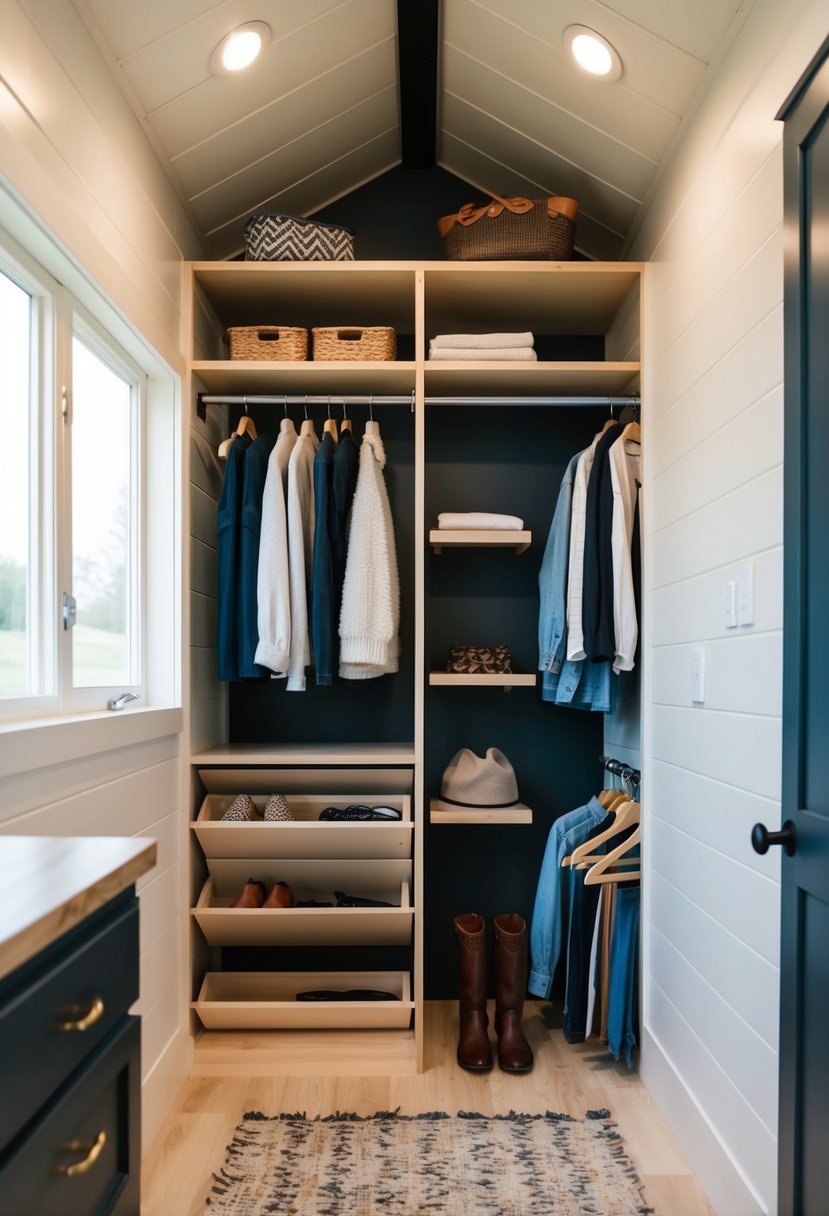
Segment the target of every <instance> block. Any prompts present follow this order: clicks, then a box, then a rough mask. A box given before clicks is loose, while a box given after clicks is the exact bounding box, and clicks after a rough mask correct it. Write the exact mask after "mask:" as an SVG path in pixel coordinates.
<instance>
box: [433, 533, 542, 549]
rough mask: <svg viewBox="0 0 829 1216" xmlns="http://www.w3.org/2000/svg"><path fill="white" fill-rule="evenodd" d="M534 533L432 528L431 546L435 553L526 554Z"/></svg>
mask: <svg viewBox="0 0 829 1216" xmlns="http://www.w3.org/2000/svg"><path fill="white" fill-rule="evenodd" d="M532 539H533V534H532V532H518V531H516V530H514V529H504V530H501V529H498V528H492V529H490V528H457V529H456V528H431V529H430V531H429V544H430V545H431V546H432V548H433V549H434V551H435V553H440V552H441V550H443V549H514V550H515V552H516V553H525V552H526V550H527V549H529V547H530V545H531V544H532Z"/></svg>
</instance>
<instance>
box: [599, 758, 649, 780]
mask: <svg viewBox="0 0 829 1216" xmlns="http://www.w3.org/2000/svg"><path fill="white" fill-rule="evenodd" d="M599 764H601V766H602V768H603V769H605V771H606V772H608V773H613V775H614V777H621V778H622V779H623V780H626V781H631V782H633V784H634V785H638V784H639V783H640V781H641V780H642V774H641V773H640V771H639V769H638V768H631V766H630V765H629V764H625V762H624V761H623V760H616V759H615V758H614V757H613V756H599Z"/></svg>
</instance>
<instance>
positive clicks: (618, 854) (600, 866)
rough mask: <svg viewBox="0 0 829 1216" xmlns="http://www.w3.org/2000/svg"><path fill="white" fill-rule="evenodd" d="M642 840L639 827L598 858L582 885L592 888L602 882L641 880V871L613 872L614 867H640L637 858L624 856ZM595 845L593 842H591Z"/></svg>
mask: <svg viewBox="0 0 829 1216" xmlns="http://www.w3.org/2000/svg"><path fill="white" fill-rule="evenodd" d="M641 840H642V827H641V825H639V826H638V827H636V829H635V830H634V831H633V832H631V834H630V836H628V838H627V840H623V841H622V843H621V844H620V845H617V846H616V848H615V849H611V851H610V852H609V853H605V854H604V856H602V857H599V858H597V859H596V861H595V862H594V863H593V865H592V866H591V867H590V869H589V870H588V871H587V873H586V874H585V876H584V885H585V886H586V887H594V886H596V885H597V884H598V883H602V882H630V881H631V880H632V879H634V878H641V877H642V871H641V869H636V870H621V871H613V870H612V869H611V867H612V866H614V865H637V866H639V865H641V862H640V859H639V858H638V857H627V856H626V854H628V853H629V852H630V850H631V849H632V848H634V847H635V846H636V845H638V844H639V843H640V842H641ZM592 843H593V844H595V843H596V842H595V841H592Z"/></svg>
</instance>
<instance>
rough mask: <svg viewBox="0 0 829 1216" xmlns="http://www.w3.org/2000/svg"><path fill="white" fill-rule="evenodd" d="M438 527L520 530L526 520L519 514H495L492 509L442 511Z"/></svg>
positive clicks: (488, 530)
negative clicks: (519, 516)
mask: <svg viewBox="0 0 829 1216" xmlns="http://www.w3.org/2000/svg"><path fill="white" fill-rule="evenodd" d="M438 527H439V528H444V529H446V528H451V529H453V530H462V529H464V528H470V529H476V530H478V529H480V530H481V531H486V532H520V531H521V529H522V528H523V527H524V521H523V519H519V518H518V516H517V515H495V514H493V513H492V512H490V511H441V513H440V515H439V516H438Z"/></svg>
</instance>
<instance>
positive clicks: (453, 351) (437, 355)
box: [429, 343, 538, 363]
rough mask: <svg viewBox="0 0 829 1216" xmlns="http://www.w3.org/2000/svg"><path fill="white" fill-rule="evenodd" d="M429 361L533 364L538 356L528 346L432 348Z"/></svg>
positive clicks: (430, 348)
mask: <svg viewBox="0 0 829 1216" xmlns="http://www.w3.org/2000/svg"><path fill="white" fill-rule="evenodd" d="M429 358H430V359H461V360H464V361H467V360H485V361H486V362H489V361H490V360H495V359H510V360H512V361H516V360H517V361H518V362H521V363H534V362H535V360H536V359H537V358H538V355H537V354H536V353H535V351H534V350H533V349H532V347H530V346H492V347H484V346H432V345H431V343H430V344H429Z"/></svg>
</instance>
